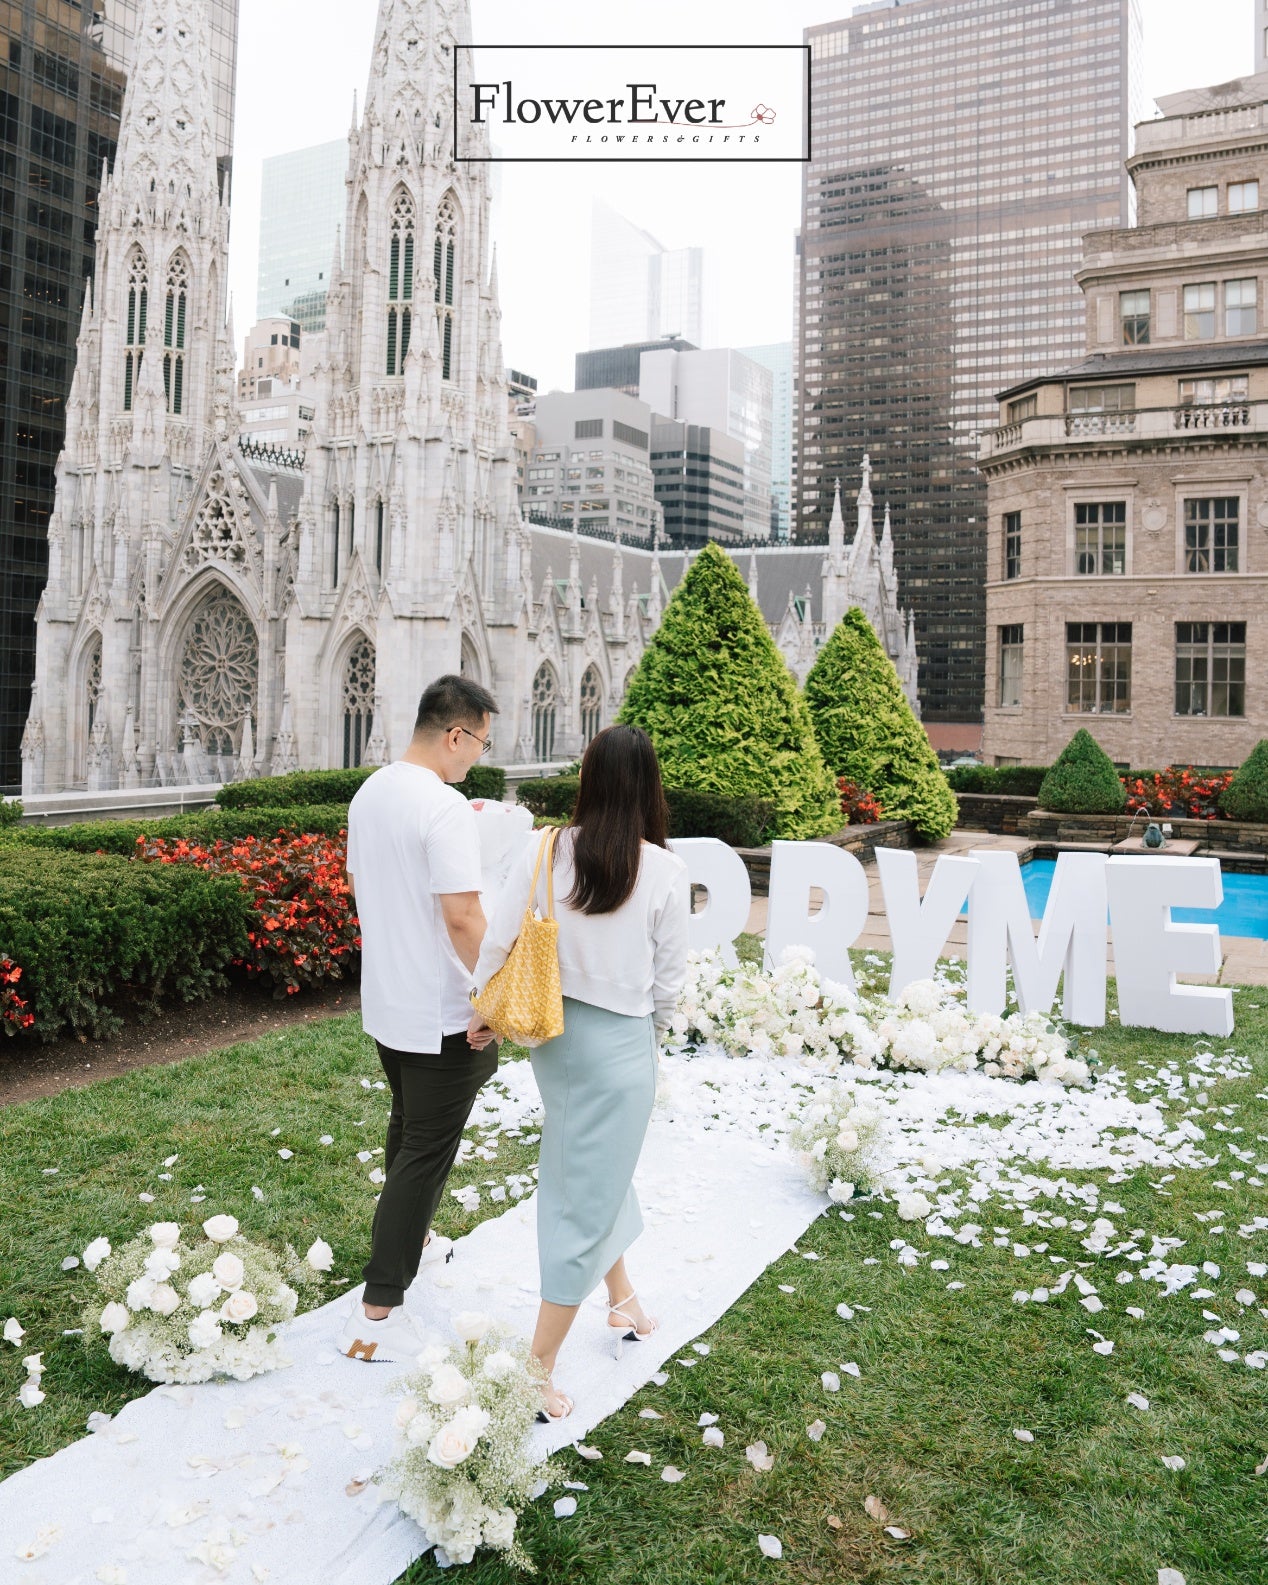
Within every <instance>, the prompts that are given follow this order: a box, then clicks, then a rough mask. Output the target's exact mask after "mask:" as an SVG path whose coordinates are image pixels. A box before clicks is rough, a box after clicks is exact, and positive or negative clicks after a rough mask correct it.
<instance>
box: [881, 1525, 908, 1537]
mask: <svg viewBox="0 0 1268 1585" xmlns="http://www.w3.org/2000/svg"><path fill="white" fill-rule="evenodd" d="M885 1534H886V1535H892V1536H893V1538H894V1540H895V1541H910V1540H911V1531H910V1530H903V1529H902V1528H900V1526H898V1525H896V1524H887V1525H886V1526H885Z"/></svg>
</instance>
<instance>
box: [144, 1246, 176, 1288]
mask: <svg viewBox="0 0 1268 1585" xmlns="http://www.w3.org/2000/svg"><path fill="white" fill-rule="evenodd" d="M180 1263H181V1258H180V1256H179V1255H178V1254H177V1253H176V1251H175V1250H174V1249H156V1250H154V1251H153V1252H152V1253H151V1254H150V1255H149V1256H147V1258H146V1262H145V1275H146V1276H147V1277H149V1278H150V1279H151V1280H152V1281H154V1282H166V1281H167V1279H168V1278H169V1277H170V1276H171V1275H172V1273H173V1272H174V1271H179V1270H180Z"/></svg>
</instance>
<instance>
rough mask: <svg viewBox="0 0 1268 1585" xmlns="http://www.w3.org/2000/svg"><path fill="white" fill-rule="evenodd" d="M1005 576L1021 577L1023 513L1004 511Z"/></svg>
mask: <svg viewBox="0 0 1268 1585" xmlns="http://www.w3.org/2000/svg"><path fill="white" fill-rule="evenodd" d="M1004 576H1005V578H1020V577H1021V513H1020V512H1005V513H1004Z"/></svg>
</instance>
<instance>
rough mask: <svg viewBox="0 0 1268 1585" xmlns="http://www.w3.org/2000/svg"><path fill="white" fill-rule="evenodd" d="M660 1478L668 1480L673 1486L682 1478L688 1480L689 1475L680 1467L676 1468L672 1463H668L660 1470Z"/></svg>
mask: <svg viewBox="0 0 1268 1585" xmlns="http://www.w3.org/2000/svg"><path fill="white" fill-rule="evenodd" d="M660 1478H661V1479H662V1480H664V1481H668V1482H669V1484H670V1485H671V1486H673V1485H676V1484H677V1483H678V1481H680V1480H686V1478H687V1477H686V1476H685V1475H684V1474H683V1472H682V1471H681V1470H680V1469H675V1468H674V1466H673V1465H672V1464H666V1465H665V1467H664V1469H663V1470H661V1472H660Z"/></svg>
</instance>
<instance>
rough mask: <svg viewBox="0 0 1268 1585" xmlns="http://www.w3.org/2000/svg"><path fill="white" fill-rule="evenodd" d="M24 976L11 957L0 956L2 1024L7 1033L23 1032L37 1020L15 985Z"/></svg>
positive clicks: (0, 1019) (0, 1012) (0, 1010)
mask: <svg viewBox="0 0 1268 1585" xmlns="http://www.w3.org/2000/svg"><path fill="white" fill-rule="evenodd" d="M21 978H22V970H21V969H20V968H19V967H18V965H17V964H16V963H14V962H13V960H12V959H11V958H7V957H0V1024H3V1025H4V1032H5V1034H6V1035H17V1034H21V1033H22V1031H23V1030H26V1029H29V1028H30V1027H31V1025H32V1024H33V1023H34V1022H35V1014H34V1013H33V1012H30V1011H29V1010H28V1007H27V1004H26V1002H25V1001H23V999H22V998H21V997H20V996H19V995H18V993H17V991H16V990H15V989H14V987H15V986H16V985H17V983H18V981H19V980H20V979H21Z"/></svg>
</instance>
